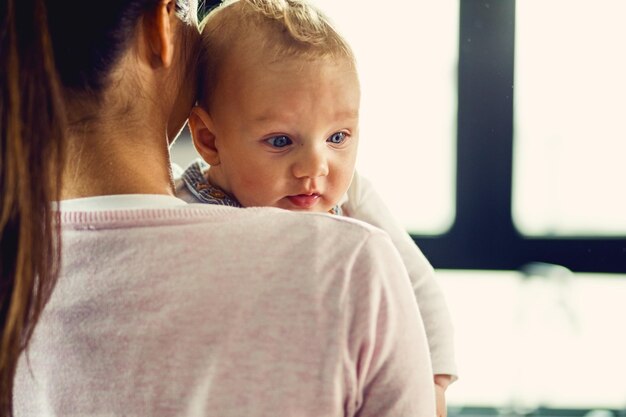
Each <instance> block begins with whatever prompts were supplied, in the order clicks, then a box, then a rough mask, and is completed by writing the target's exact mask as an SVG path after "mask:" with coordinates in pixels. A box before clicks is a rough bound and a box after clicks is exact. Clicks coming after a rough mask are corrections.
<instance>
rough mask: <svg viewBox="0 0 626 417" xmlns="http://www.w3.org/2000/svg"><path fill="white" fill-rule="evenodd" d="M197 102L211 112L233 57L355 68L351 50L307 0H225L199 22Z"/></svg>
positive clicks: (323, 16) (325, 18)
mask: <svg viewBox="0 0 626 417" xmlns="http://www.w3.org/2000/svg"><path fill="white" fill-rule="evenodd" d="M200 29H201V31H202V46H201V49H202V51H201V54H200V60H199V66H200V68H199V71H198V73H199V77H200V78H199V82H198V85H199V91H198V101H199V103H200V104H201V105H203V106H204V107H206V108H209V107H210V105H211V101H212V94H213V91H214V90H215V87H216V84H217V79H218V77H219V74H220V71H222V69H223V68H222V65H223V64H224V61H225V59H226V57H227V56H228V54H229V53H239V54H250V53H252V52H258V51H262V53H263V54H266V55H267V59H268V61H270V62H272V61H278V60H280V59H281V58H285V57H297V58H301V59H310V60H314V59H320V58H330V59H331V60H335V59H337V60H341V59H343V60H344V62H347V63H348V64H349V65H351V66H353V67H354V66H355V65H356V64H355V58H354V54H353V52H352V49H351V48H350V46H349V45H348V43H347V42H346V41H345V39H344V38H343V37H342V36H341V35H340V34H339V33H338V32H337V31H336V30H335V28H334V27H333V25H332V24H331V23H330V21H329V19H328V18H327V17H326V16H325V15H324V14H323V13H322V12H321V11H320V10H318V9H317V8H315V7H314V6H312V5H311V4H309V3H307V2H306V1H305V0H225V1H224V2H222V4H221V5H220V6H218V7H217V8H216V9H214V10H212V11H211V12H210V13H209V15H208V16H207V17H206V18H205V19H203V21H202V23H201V24H200Z"/></svg>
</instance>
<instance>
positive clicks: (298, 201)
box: [287, 193, 320, 209]
mask: <svg viewBox="0 0 626 417" xmlns="http://www.w3.org/2000/svg"><path fill="white" fill-rule="evenodd" d="M319 198H320V194H318V193H311V194H297V195H290V196H287V199H288V200H289V201H290V202H291V204H293V205H294V206H296V207H298V208H302V209H308V208H311V207H313V206H314V205H315V204H316V203H317V201H318V200H319Z"/></svg>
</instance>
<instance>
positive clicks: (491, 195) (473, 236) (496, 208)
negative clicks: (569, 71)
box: [412, 0, 626, 273]
mask: <svg viewBox="0 0 626 417" xmlns="http://www.w3.org/2000/svg"><path fill="white" fill-rule="evenodd" d="M459 3H460V13H459V19H460V22H459V24H460V27H459V67H458V114H457V138H456V140H457V152H456V202H455V205H456V209H455V213H456V216H455V219H454V223H453V225H452V227H451V228H450V229H449V230H448V232H446V233H444V234H442V235H436V236H431V235H419V234H412V237H413V240H414V241H415V242H416V243H417V244H418V245H419V247H420V248H421V249H422V251H423V252H424V254H425V255H426V256H427V257H428V259H429V260H430V261H431V263H432V264H433V266H434V267H435V268H445V269H486V270H517V269H520V268H522V267H523V266H524V265H525V264H528V263H530V262H547V263H553V264H558V265H562V266H565V267H567V268H569V269H571V270H572V271H575V272H601V273H605V272H606V273H624V272H626V236H612V237H602V236H598V237H588V236H584V237H582V236H581V237H576V236H573V237H549V236H546V237H536V236H533V237H530V236H524V235H522V234H521V233H520V232H519V231H518V230H517V229H516V227H515V225H514V223H513V219H512V173H513V95H514V55H515V0H507V1H490V0H460V1H459ZM616 191H617V190H616Z"/></svg>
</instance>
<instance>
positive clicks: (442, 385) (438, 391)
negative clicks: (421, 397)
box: [435, 375, 452, 417]
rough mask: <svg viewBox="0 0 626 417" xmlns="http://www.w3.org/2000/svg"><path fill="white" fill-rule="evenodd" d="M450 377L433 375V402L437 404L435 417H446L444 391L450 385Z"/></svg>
mask: <svg viewBox="0 0 626 417" xmlns="http://www.w3.org/2000/svg"><path fill="white" fill-rule="evenodd" d="M451 379H452V378H451V377H450V375H435V401H436V404H437V417H447V415H448V409H447V408H446V389H447V388H448V385H450V381H451Z"/></svg>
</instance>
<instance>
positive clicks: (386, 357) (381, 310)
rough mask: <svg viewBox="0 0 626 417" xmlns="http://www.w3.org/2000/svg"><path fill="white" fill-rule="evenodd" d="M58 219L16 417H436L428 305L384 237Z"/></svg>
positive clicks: (220, 219)
mask: <svg viewBox="0 0 626 417" xmlns="http://www.w3.org/2000/svg"><path fill="white" fill-rule="evenodd" d="M62 215H63V250H64V267H63V272H62V276H61V277H60V280H59V282H58V285H57V287H56V289H55V291H54V293H53V296H52V299H51V300H50V303H49V304H48V306H47V308H46V310H45V312H44V314H43V316H42V318H41V321H40V323H39V325H38V327H37V329H36V331H35V335H34V337H33V340H32V342H31V345H30V347H29V350H28V359H29V362H27V361H26V358H25V357H23V358H22V361H21V362H20V364H19V367H18V373H17V377H16V391H15V414H16V416H46V415H53V416H70V415H71V416H224V417H229V416H245V417H253V416H268V417H269V416H272V417H274V416H316V417H320V416H356V415H358V416H378V417H383V416H424V417H427V416H434V415H435V405H434V395H433V392H434V389H433V385H432V384H433V382H432V370H431V366H430V361H429V358H428V348H427V344H426V337H425V333H424V330H423V326H422V324H421V320H420V317H419V312H418V309H417V305H416V303H415V299H414V297H413V296H412V292H411V286H410V283H409V280H408V278H407V275H406V271H405V269H404V267H403V266H402V262H401V261H400V259H399V256H398V254H397V252H396V251H395V250H394V248H393V246H392V245H391V243H390V241H389V238H388V237H387V235H385V234H384V233H383V232H381V231H380V230H378V229H375V228H373V227H368V226H366V225H365V224H363V223H360V222H356V221H350V220H346V219H345V218H338V217H333V216H328V215H323V214H298V213H292V212H287V211H281V210H277V209H235V208H228V207H218V206H198V205H189V206H183V207H172V208H167V209H141V210H109V211H100V212H63V213H62Z"/></svg>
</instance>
